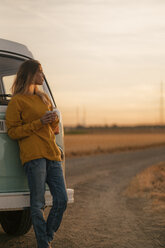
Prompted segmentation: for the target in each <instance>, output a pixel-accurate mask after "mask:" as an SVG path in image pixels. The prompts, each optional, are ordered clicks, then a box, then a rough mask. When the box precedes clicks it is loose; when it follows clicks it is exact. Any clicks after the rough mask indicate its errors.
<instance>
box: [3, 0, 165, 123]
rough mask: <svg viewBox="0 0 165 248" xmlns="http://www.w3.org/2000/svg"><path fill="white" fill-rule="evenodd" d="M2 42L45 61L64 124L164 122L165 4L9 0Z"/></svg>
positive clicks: (119, 0)
mask: <svg viewBox="0 0 165 248" xmlns="http://www.w3.org/2000/svg"><path fill="white" fill-rule="evenodd" d="M0 38H3V39H9V40H13V41H16V42H19V43H23V44H25V45H27V47H28V48H29V50H31V51H32V53H33V55H34V57H35V58H36V59H38V60H40V62H41V64H42V66H43V70H44V72H45V74H46V77H47V80H48V82H49V83H50V86H51V88H52V91H53V93H54V96H55V99H56V102H57V104H58V107H59V109H60V110H61V112H62V114H63V122H64V125H76V124H84V123H85V124H86V125H104V124H108V125H112V124H115V123H116V124H120V125H122V124H144V123H152V124H156V123H159V121H160V113H159V108H160V83H161V81H162V82H163V83H164V89H165V1H163V0H138V1H137V0H136V1H134V0H40V1H37V0H3V1H1V4H0ZM164 103H165V101H164ZM164 119H165V118H164Z"/></svg>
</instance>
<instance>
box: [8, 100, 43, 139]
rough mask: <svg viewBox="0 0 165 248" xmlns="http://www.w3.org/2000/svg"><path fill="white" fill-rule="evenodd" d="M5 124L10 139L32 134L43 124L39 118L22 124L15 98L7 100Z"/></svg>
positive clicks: (19, 109)
mask: <svg viewBox="0 0 165 248" xmlns="http://www.w3.org/2000/svg"><path fill="white" fill-rule="evenodd" d="M6 126H7V131H8V135H9V136H10V137H11V138H12V139H22V138H25V137H28V136H30V135H32V134H33V133H34V131H37V130H38V129H40V128H41V127H42V126H43V124H42V122H41V120H40V119H37V120H34V121H32V122H31V123H27V124H23V122H22V119H21V108H20V106H19V104H18V102H17V100H16V99H13V100H11V101H10V102H9V105H8V108H7V111H6Z"/></svg>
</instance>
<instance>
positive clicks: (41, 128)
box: [6, 60, 67, 248]
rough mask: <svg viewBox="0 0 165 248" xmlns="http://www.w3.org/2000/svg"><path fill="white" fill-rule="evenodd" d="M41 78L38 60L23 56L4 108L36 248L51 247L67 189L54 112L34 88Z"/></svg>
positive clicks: (44, 95)
mask: <svg viewBox="0 0 165 248" xmlns="http://www.w3.org/2000/svg"><path fill="white" fill-rule="evenodd" d="M43 81H44V77H43V72H42V67H41V64H40V63H39V62H38V61H36V60H27V61H25V62H24V63H22V64H21V66H20V68H19V70H18V73H17V75H16V78H15V81H14V83H13V86H12V93H13V97H12V99H11V101H10V102H9V105H8V108H7V112H6V125H7V130H8V135H9V136H10V137H11V138H12V139H16V140H18V143H19V147H20V158H21V161H22V164H23V166H24V169H25V173H26V175H27V178H28V185H29V189H30V205H31V217H32V223H33V227H34V231H35V235H36V239H37V243H38V248H48V247H51V245H50V242H51V241H52V240H53V235H54V232H56V231H57V229H58V228H59V226H60V223H61V221H62V216H63V213H64V211H65V209H66V206H67V193H66V189H65V183H64V178H63V172H62V166H61V152H60V149H59V148H58V146H57V144H56V141H55V135H54V131H55V129H56V128H57V126H58V122H59V119H58V116H57V114H56V113H49V112H47V111H50V110H52V105H51V101H50V100H49V98H48V96H47V95H46V94H45V93H44V92H41V91H39V90H38V88H37V86H38V85H42V84H43ZM45 183H47V184H48V186H49V189H50V192H51V194H52V197H53V206H52V208H51V210H50V213H49V216H48V219H47V221H46V220H45V219H44V215H43V210H44V206H45V198H44V194H45Z"/></svg>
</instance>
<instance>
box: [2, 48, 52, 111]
mask: <svg viewBox="0 0 165 248" xmlns="http://www.w3.org/2000/svg"><path fill="white" fill-rule="evenodd" d="M1 52H2V50H0V57H6V58H11V59H15V60H21V61H22V62H24V61H26V60H28V59H33V58H30V57H27V56H23V55H21V54H18V55H17V54H16V53H14V54H13V53H12V54H11V53H10V54H4V53H3V54H1ZM3 52H6V53H7V51H3ZM20 56H21V57H20ZM11 75H14V74H12V73H11V74H7V75H6V74H3V73H2V74H0V84H1V85H0V88H1V92H2V94H6V93H5V88H4V83H3V77H5V76H11ZM44 83H45V87H44V86H43V88H45V91H46V93H47V94H48V96H49V97H50V100H51V102H52V104H53V107H56V103H55V100H54V97H53V94H52V92H51V89H50V86H49V84H48V81H47V79H46V77H45V74H44Z"/></svg>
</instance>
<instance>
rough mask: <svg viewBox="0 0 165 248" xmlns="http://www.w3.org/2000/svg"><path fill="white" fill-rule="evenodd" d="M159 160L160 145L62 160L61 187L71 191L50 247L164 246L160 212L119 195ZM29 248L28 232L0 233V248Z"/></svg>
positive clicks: (164, 157) (163, 152) (164, 218)
mask: <svg viewBox="0 0 165 248" xmlns="http://www.w3.org/2000/svg"><path fill="white" fill-rule="evenodd" d="M160 161H165V147H158V148H150V149H145V150H139V151H134V152H124V153H118V154H107V155H105V154H102V155H97V156H89V157H80V158H73V159H68V160H67V161H66V175H67V185H68V187H70V188H74V189H75V203H74V204H73V205H72V204H71V205H69V206H68V208H67V211H66V213H65V216H64V219H63V223H62V225H61V228H60V230H59V231H58V233H57V234H56V237H55V240H54V243H53V247H55V248H119V247H120V248H143V247H144V248H159V247H164V248H165V213H164V212H161V211H159V212H158V211H157V212H154V211H153V210H152V207H151V202H150V201H147V200H145V199H128V198H127V197H126V196H124V195H123V192H124V190H125V189H126V188H127V186H128V185H129V183H130V181H131V179H132V178H133V177H134V176H135V175H136V174H137V173H139V172H140V171H142V170H143V169H145V168H147V167H149V166H151V165H153V164H157V163H158V162H160ZM1 247H3V248H9V247H12V248H32V247H36V246H35V238H34V233H33V230H31V231H30V232H29V233H28V234H26V235H25V236H23V237H11V236H7V235H6V234H4V233H3V231H2V229H0V248H1Z"/></svg>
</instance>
